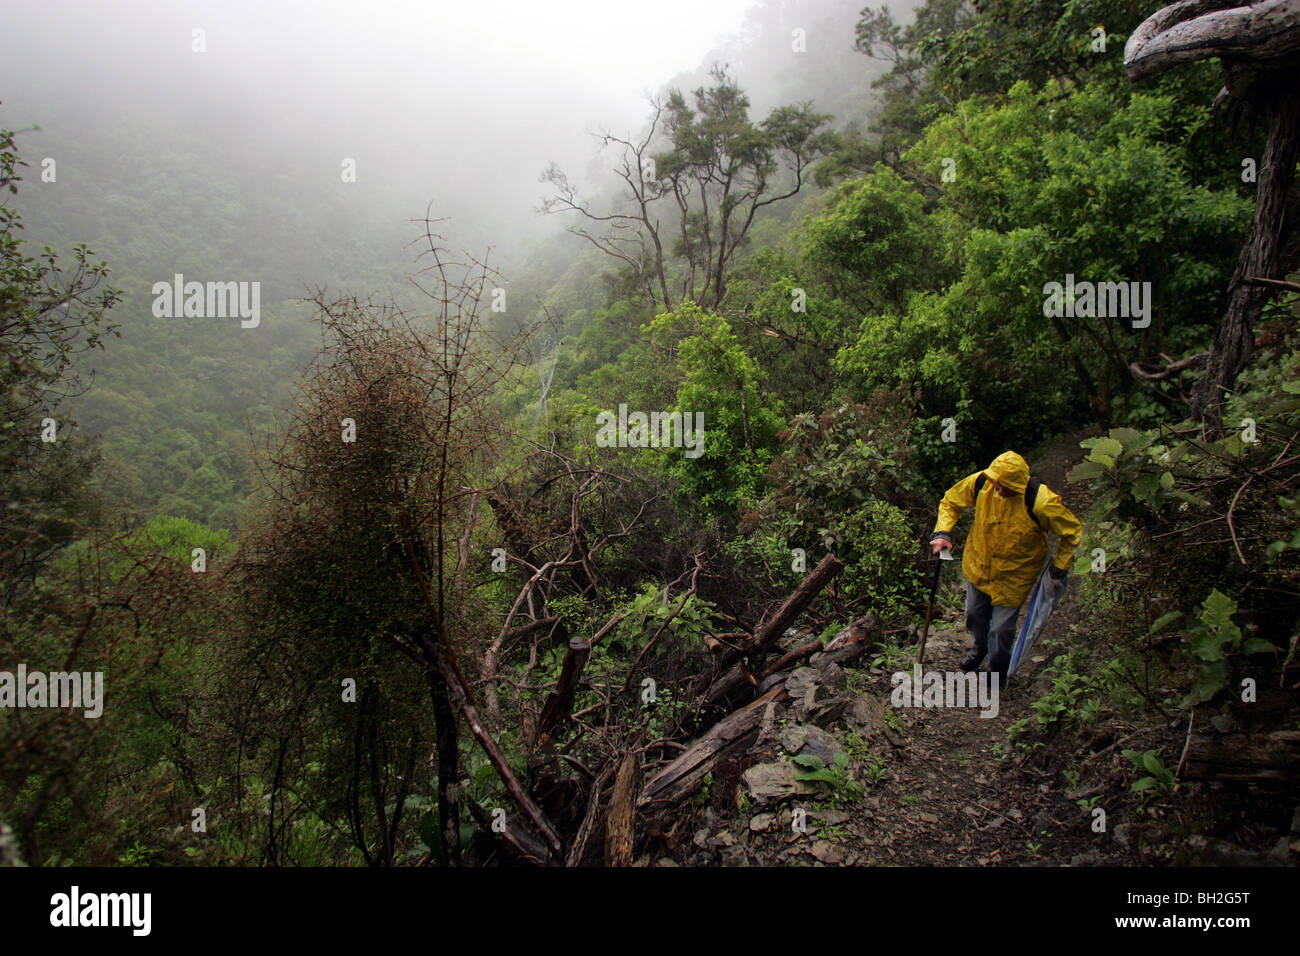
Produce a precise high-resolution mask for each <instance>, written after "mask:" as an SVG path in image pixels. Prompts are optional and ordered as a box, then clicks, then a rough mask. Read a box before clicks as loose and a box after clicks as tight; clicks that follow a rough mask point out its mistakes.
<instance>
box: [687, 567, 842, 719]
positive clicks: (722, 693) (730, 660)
mask: <svg viewBox="0 0 1300 956" xmlns="http://www.w3.org/2000/svg"><path fill="white" fill-rule="evenodd" d="M843 570H844V562H843V561H841V560H840V559H839V558H837V557H835V555H833V554H828V555H826V557H824V558H822V560H821V563H819V564H818V565H817V567H815V568H813V570H812V572H811V573H810V574H809V575H808V577H806V578H804V579H803V581H802V582H801V583H800V584H799V587H797V588H795V591H794V593H793V594H791V595H790V597H789V598H787V599H786V601H785V603H784V604H782V605H781V606H780V607H779V608H778V609H777V611H776V613H775V614H773V615H772V617H771V618H770V619H769V620H768V621H767V622H766V623H765V624H763V625H762V626H760V627H759V628H758V629H757V630H756V631H754V636H753V637H752V638H750V639H749V640H747V641H743V642H741V643H740V644H739V645H738V646H737V647H736V648H735V649H733V650H731V651H728V652H726V653H723V654H719V655H718V657H717V663H716V664H715V665H714V667H713V669H712V670H711V671H710V672H709V673H708V674H706V675H704V676H703V677H702V678H700V679H699V680H698V681H697V682H696V683H695V685H694V686H693V687H692V696H694V697H699V696H702V695H705V694H707V699H708V701H709V703H711V704H718V703H722V702H725V701H732V700H734V699H735V697H734V696H733V695H734V694H735V693H736V692H741V693H744V692H745V687H746V685H748V686H749V687H750V688H752V687H753V686H755V685H756V684H757V683H758V681H757V679H756V678H755V677H754V676H753V675H752V674H751V673H749V672H748V671H746V670H745V669H744V668H743V665H742V664H741V663H740V662H741V660H742V658H744V657H749V658H750V661H751V663H752V664H753V666H754V667H758V666H759V663H760V660H761V658H762V656H763V655H764V654H765V653H767V651H769V650H770V649H771V648H772V645H774V644H775V643H776V641H777V639H778V638H780V636H781V635H782V634H784V633H785V632H786V629H787V628H789V626H790V625H791V624H793V623H794V621H795V619H796V618H798V617H799V615H800V614H802V613H803V612H804V611H805V610H806V609H807V607H808V605H809V604H811V603H812V602H813V599H814V598H815V597H817V595H818V594H819V593H821V590H822V588H824V587H825V586H826V585H827V584H829V583H830V582H831V581H832V580H833V579H834V578H835V576H836V575H837V574H839V573H840V572H841V571H843Z"/></svg>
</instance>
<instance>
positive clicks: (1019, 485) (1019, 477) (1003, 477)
mask: <svg viewBox="0 0 1300 956" xmlns="http://www.w3.org/2000/svg"><path fill="white" fill-rule="evenodd" d="M984 474H986V475H988V477H989V478H991V479H992V480H993V481H996V482H997V483H998V484H1000V485H1002V486H1003V487H1004V488H1009V489H1011V490H1012V491H1016V492H1021V493H1023V492H1024V490H1025V485H1027V484H1029V462H1027V461H1025V459H1024V458H1022V457H1021V456H1020V455H1018V454H1016V453H1015V452H1014V451H1004V452H1003V453H1002V454H1000V455H998V457H996V458H994V459H993V464H991V465H989V466H988V467H987V468H985V469H984Z"/></svg>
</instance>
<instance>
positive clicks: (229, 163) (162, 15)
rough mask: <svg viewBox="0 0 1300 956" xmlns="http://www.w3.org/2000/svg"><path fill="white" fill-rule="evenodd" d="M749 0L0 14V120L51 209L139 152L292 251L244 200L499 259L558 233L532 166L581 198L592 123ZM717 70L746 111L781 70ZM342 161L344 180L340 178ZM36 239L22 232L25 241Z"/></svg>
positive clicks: (35, 8)
mask: <svg viewBox="0 0 1300 956" xmlns="http://www.w3.org/2000/svg"><path fill="white" fill-rule="evenodd" d="M753 6H754V3H753V0H707V2H699V0H661V2H657V3H655V4H653V5H645V4H620V3H615V4H611V3H607V2H602V0H560V2H549V3H531V2H511V0H475V2H454V3H453V2H446V0H438V2H432V3H422V2H379V3H367V4H358V3H355V2H347V3H343V2H311V3H307V2H276V3H265V2H228V0H223V2H212V3H201V2H173V0H144V2H140V0H134V2H128V3H106V2H68V0H58V2H55V3H53V4H51V3H33V2H16V3H15V2H10V3H7V4H6V5H5V12H4V15H3V18H4V22H5V29H4V33H5V35H6V38H7V42H6V56H5V58H4V61H3V63H0V101H3V103H4V105H3V107H2V108H0V125H3V126H5V127H7V128H10V129H23V128H26V127H30V126H33V125H39V126H40V127H41V130H40V131H34V132H28V133H25V134H24V135H23V136H22V137H20V148H21V149H22V151H23V155H24V157H25V158H27V159H28V160H29V161H31V160H32V159H33V158H42V157H45V156H47V155H48V156H53V157H54V158H55V159H56V161H58V163H59V169H58V172H59V179H58V182H59V183H60V184H63V185H64V186H65V187H66V191H65V192H64V197H65V198H68V197H69V196H70V194H72V193H74V192H78V191H82V190H85V192H84V193H82V194H83V196H84V197H85V202H86V203H88V204H93V203H96V202H98V201H100V200H102V199H103V198H105V197H106V196H111V195H112V194H113V193H115V192H117V191H118V188H119V185H120V184H121V183H124V182H125V183H129V182H130V181H131V180H132V178H133V177H135V176H137V175H139V174H141V172H142V171H139V170H136V169H134V168H133V165H138V163H137V162H136V161H135V160H136V157H138V156H140V155H145V156H149V157H152V158H154V159H155V160H158V161H159V163H160V164H161V165H162V166H164V167H167V166H168V165H169V164H170V165H174V166H175V167H176V173H177V175H180V176H184V175H185V174H186V172H187V171H186V169H185V168H184V167H185V164H186V159H187V156H186V154H187V152H189V151H199V152H201V153H202V154H203V155H202V159H203V163H204V170H205V178H208V179H210V178H211V176H210V173H211V171H212V170H217V171H220V172H221V173H223V174H224V175H223V177H222V178H223V179H225V180H226V181H224V182H218V183H211V185H212V187H213V190H214V194H215V192H222V191H226V190H228V191H229V192H230V194H231V195H232V198H236V199H240V200H243V207H242V212H241V215H243V216H245V217H246V218H245V219H244V220H243V221H241V223H240V228H242V229H244V230H246V231H248V232H250V233H253V234H257V235H259V236H274V237H275V239H274V241H275V243H276V244H284V243H292V242H295V241H298V242H304V241H310V240H308V239H307V237H303V236H297V237H295V236H293V235H290V234H284V233H281V232H280V231H279V225H278V224H277V222H276V221H275V218H276V217H275V216H274V215H273V214H272V215H270V216H267V217H259V211H258V208H257V205H256V202H255V201H254V200H255V197H258V196H261V195H263V194H264V193H271V194H278V195H280V196H284V195H285V194H286V190H290V191H291V193H292V196H293V197H294V199H295V200H296V201H297V202H299V203H301V202H308V203H310V202H312V201H313V199H315V200H316V201H320V202H323V203H330V202H335V201H336V200H337V199H338V197H336V196H333V195H331V194H340V195H341V191H342V190H344V189H346V190H348V192H349V194H350V195H349V196H348V198H344V199H341V200H338V201H342V202H345V203H348V204H350V205H349V207H347V208H351V206H352V205H362V204H364V207H365V208H364V217H363V218H365V219H366V220H371V219H372V217H374V216H376V215H383V216H388V217H400V218H402V219H408V218H411V217H413V216H419V215H421V214H422V213H423V211H424V208H425V205H426V204H427V203H428V202H429V201H430V200H432V201H433V203H434V206H433V212H434V215H436V216H450V217H452V219H453V222H454V223H455V226H454V227H453V230H454V232H455V234H456V236H457V237H458V238H460V239H461V240H462V244H466V245H479V244H482V243H493V244H495V245H497V246H498V247H500V248H502V249H512V250H513V249H515V247H516V246H517V245H518V244H519V243H520V242H521V241H522V240H527V239H529V238H533V237H536V236H537V235H539V234H541V233H543V232H549V231H552V230H553V229H554V228H556V226H557V225H558V224H557V223H556V221H555V220H554V219H550V220H548V219H545V218H541V217H538V216H536V215H535V214H534V213H533V209H534V207H535V206H536V205H537V203H538V200H539V197H540V196H541V195H542V194H543V192H544V191H545V188H544V187H543V186H542V185H541V184H539V183H538V174H539V173H540V172H541V170H542V169H543V168H544V167H545V166H546V165H547V164H548V163H549V162H551V161H556V162H557V163H559V164H560V165H561V166H563V167H564V168H565V169H566V171H568V172H569V174H570V175H571V176H573V177H575V178H576V179H577V180H578V181H579V182H584V181H587V182H589V184H590V185H592V186H593V187H594V186H595V185H596V181H595V180H594V179H592V180H587V177H597V176H599V175H600V174H601V173H602V171H603V170H605V169H607V168H608V163H607V162H604V163H602V161H601V160H600V159H599V158H597V157H595V154H594V149H595V147H594V143H593V140H592V138H591V136H590V135H589V134H590V132H591V131H593V130H596V129H598V128H600V127H608V128H610V129H612V130H615V131H618V132H620V133H627V132H629V131H631V130H634V129H635V128H637V127H638V126H639V125H640V124H641V123H643V122H644V121H645V119H646V116H647V109H648V107H647V96H648V95H649V94H651V93H652V92H656V91H658V90H660V89H662V87H663V86H664V85H665V84H666V83H667V82H669V81H671V80H673V79H674V78H678V79H687V80H690V79H691V78H693V77H699V76H700V75H701V74H700V71H701V69H702V67H703V65H704V64H705V63H706V61H707V60H709V59H710V55H711V54H715V55H716V54H721V55H725V54H726V51H727V47H728V44H731V46H732V48H733V50H732V52H733V54H734V53H735V45H736V43H737V42H738V41H739V39H740V38H742V37H743V35H744V31H745V27H746V11H747V10H748V9H750V8H751V7H753ZM769 6H771V5H770V4H769ZM782 6H783V7H784V8H786V9H785V10H784V12H783V16H788V17H789V18H790V19H791V23H798V19H799V17H800V16H801V15H802V14H803V13H804V12H805V11H806V12H807V13H808V15H809V19H810V21H811V20H815V19H816V16H814V14H818V13H819V12H820V11H821V10H822V9H823V8H826V7H828V6H832V5H831V4H825V3H822V4H818V3H805V4H799V3H787V4H784V5H782ZM839 6H841V7H843V6H844V5H843V4H840V5H839ZM846 9H847V8H846ZM839 19H840V21H842V23H841V29H839V30H837V31H836V32H835V35H834V36H833V37H832V36H831V35H830V31H823V32H822V33H821V34H820V35H817V34H816V31H815V30H814V35H813V36H811V37H810V38H809V41H808V42H809V45H810V46H811V47H812V49H811V51H810V53H809V57H810V58H811V57H818V58H819V59H822V60H824V59H825V54H826V50H825V47H826V46H828V45H830V44H833V45H834V46H835V47H836V48H837V49H838V51H839V52H840V53H842V52H843V51H844V50H845V49H847V48H848V47H849V46H850V45H851V43H852V35H851V31H852V22H853V21H852V13H851V12H850V14H849V17H848V19H846V18H845V16H844V15H843V14H841V15H840V18H839ZM196 31H201V32H196ZM819 44H820V45H821V46H822V49H819V48H818V45H819ZM732 58H733V59H735V60H736V61H737V62H736V63H734V64H733V68H734V69H735V70H736V71H737V73H738V74H739V76H740V78H741V79H742V82H744V81H749V82H750V83H751V85H752V86H753V87H754V96H755V101H756V102H755V106H756V108H758V107H765V106H766V105H770V104H763V102H762V100H763V99H764V96H763V87H764V86H765V85H767V86H771V85H772V84H775V83H776V82H777V80H778V77H779V76H780V75H781V74H782V72H786V73H788V72H789V70H790V68H791V64H790V63H768V64H764V63H757V62H751V63H742V62H739V61H740V59H741V58H740V56H739V55H735V56H733V57H732ZM859 59H862V60H863V64H864V67H865V59H863V58H861V57H859ZM791 60H793V58H791ZM105 135H108V136H111V139H112V142H113V143H115V144H117V146H116V148H113V149H110V150H108V155H107V156H105V155H95V156H94V157H93V158H94V162H93V163H92V162H90V159H91V155H90V154H89V153H87V154H86V156H85V159H86V160H87V161H86V162H84V163H83V162H81V161H80V160H81V159H82V158H83V157H82V155H81V153H80V152H79V149H84V148H86V147H87V145H88V144H91V143H95V142H97V141H99V140H100V139H101V137H103V136H105ZM125 147H131V148H125ZM106 159H110V160H115V162H112V163H111V164H108V165H106V163H105V160H106ZM349 162H351V163H352V164H353V165H352V166H351V168H352V169H354V170H355V182H347V183H345V182H343V181H342V171H343V170H344V168H345V166H344V164H346V163H349ZM151 172H152V173H153V174H156V173H157V172H158V169H153V170H151ZM34 179H35V177H34V176H32V175H29V176H28V181H29V183H31V182H33V180H34ZM25 188H26V189H31V188H34V187H32V186H27V187H25ZM128 192H129V190H128ZM207 198H208V199H211V198H212V197H211V196H209V197H207ZM42 205H43V204H42ZM151 214H152V213H151ZM185 214H186V215H189V216H201V215H203V209H201V208H197V209H196V208H187V209H186V210H185ZM29 218H31V217H29ZM268 219H269V220H270V221H267V220H268ZM307 221H310V222H315V221H316V220H315V219H312V218H310V217H309V218H308V220H307ZM346 221H347V220H346V217H345V218H344V219H342V220H340V221H339V226H343V225H344V224H345V223H346ZM69 225H70V226H74V225H84V223H83V222H78V221H75V220H74V221H72V222H70V223H69ZM39 226H40V223H38V222H36V221H35V219H34V218H33V219H32V221H31V222H29V225H28V228H29V230H33V238H35V237H36V233H38V232H39ZM196 227H197V224H196ZM198 232H199V233H200V234H202V232H203V230H202V228H201V227H198ZM86 238H88V239H90V240H94V239H96V238H99V239H100V240H101V244H102V242H103V241H104V240H105V238H106V237H103V236H99V237H96V236H94V235H91V236H88V237H86ZM124 238H125V237H124V236H123V235H122V234H121V233H113V234H112V236H111V237H108V241H109V242H110V243H112V242H113V240H114V239H117V240H124ZM97 251H98V250H97ZM102 251H103V252H104V253H105V254H108V253H111V252H113V251H114V250H112V249H104V250H102ZM140 265H143V263H140ZM300 278H302V279H304V280H306V279H313V280H316V279H325V278H329V277H326V276H302V277H300Z"/></svg>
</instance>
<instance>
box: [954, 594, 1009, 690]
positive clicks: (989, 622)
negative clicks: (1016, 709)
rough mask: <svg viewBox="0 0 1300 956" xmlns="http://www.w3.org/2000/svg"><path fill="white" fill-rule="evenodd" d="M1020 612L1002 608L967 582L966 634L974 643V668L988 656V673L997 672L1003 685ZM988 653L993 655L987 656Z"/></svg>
mask: <svg viewBox="0 0 1300 956" xmlns="http://www.w3.org/2000/svg"><path fill="white" fill-rule="evenodd" d="M1019 617H1020V608H1018V607H1002V606H1001V605H997V604H994V603H993V599H992V598H990V597H989V596H988V595H987V594H985V593H984V592H983V591H981V590H980V589H979V588H977V587H975V585H973V584H971V583H970V582H969V581H967V582H966V630H967V631H969V632H970V636H971V637H972V638H973V639H974V641H975V653H976V655H978V659H977V660H976V662H975V664H974V666H973V667H972V668H971V670H974V669H975V667H978V666H979V663H980V661H983V660H984V658H985V656H986V655H987V656H988V658H989V670H991V671H996V672H997V674H998V677H999V679H1000V680H1001V681H1002V682H1003V683H1005V682H1006V679H1007V667H1008V666H1009V665H1010V664H1011V648H1012V647H1014V646H1015V643H1016V620H1017V619H1018V618H1019ZM990 650H991V651H992V653H990Z"/></svg>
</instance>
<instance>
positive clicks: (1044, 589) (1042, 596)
mask: <svg viewBox="0 0 1300 956" xmlns="http://www.w3.org/2000/svg"><path fill="white" fill-rule="evenodd" d="M1051 568H1052V561H1051V559H1050V558H1049V559H1048V561H1047V564H1045V565H1044V566H1043V570H1042V572H1041V573H1040V574H1039V575H1038V581H1037V583H1036V584H1034V590H1033V593H1032V594H1030V595H1029V606H1028V607H1026V608H1025V620H1024V623H1023V624H1021V625H1020V634H1019V635H1018V636H1017V637H1016V644H1015V646H1014V647H1013V648H1011V663H1010V664H1009V665H1008V666H1007V676H1008V677H1010V676H1011V675H1012V674H1014V673H1015V672H1016V668H1017V667H1019V666H1020V662H1021V660H1023V659H1024V658H1025V657H1026V656H1027V655H1028V654H1029V649H1030V648H1031V647H1033V646H1034V639H1035V638H1037V637H1038V633H1039V631H1041V630H1042V629H1043V625H1044V624H1046V623H1047V619H1048V618H1049V617H1051V616H1052V612H1053V611H1055V610H1056V605H1058V604H1060V603H1061V597H1062V595H1064V594H1065V585H1066V582H1067V581H1068V580H1069V577H1068V576H1067V577H1064V578H1062V579H1061V580H1059V581H1057V580H1055V579H1054V578H1053V577H1052V574H1051Z"/></svg>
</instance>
